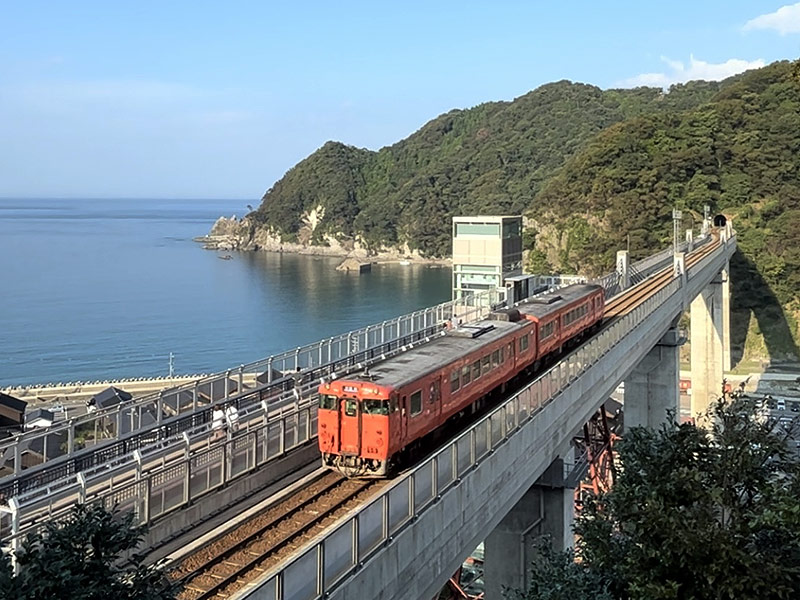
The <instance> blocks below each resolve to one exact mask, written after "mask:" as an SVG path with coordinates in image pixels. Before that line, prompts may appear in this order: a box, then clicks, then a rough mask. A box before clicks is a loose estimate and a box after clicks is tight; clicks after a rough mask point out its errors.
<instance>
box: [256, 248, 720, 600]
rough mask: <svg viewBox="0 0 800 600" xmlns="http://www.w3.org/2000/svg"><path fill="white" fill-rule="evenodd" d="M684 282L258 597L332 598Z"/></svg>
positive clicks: (282, 571) (270, 581) (396, 486)
mask: <svg viewBox="0 0 800 600" xmlns="http://www.w3.org/2000/svg"><path fill="white" fill-rule="evenodd" d="M715 254H716V253H710V254H709V255H708V256H706V257H704V258H703V259H702V260H700V261H699V262H698V264H697V265H695V266H693V267H692V270H691V271H693V272H697V270H699V269H701V268H702V267H703V265H704V264H706V263H707V262H709V261H710V260H712V259H713V258H714V255H715ZM682 284H683V278H675V279H673V280H671V281H670V282H669V283H668V284H666V285H665V286H664V287H663V288H661V289H660V290H658V291H657V292H655V293H654V294H653V295H651V296H650V297H649V298H647V299H646V300H644V301H643V302H642V303H640V304H639V305H638V306H636V307H635V308H633V309H632V310H631V311H630V312H629V313H627V314H626V315H624V316H622V317H620V318H619V319H618V320H616V321H615V322H614V323H613V324H611V325H610V326H609V327H608V328H606V329H604V330H603V331H602V332H601V333H599V334H598V335H597V336H596V337H594V338H593V339H592V340H591V341H589V342H587V343H586V344H584V345H583V346H581V347H580V348H579V349H577V350H575V351H573V352H572V353H571V354H570V355H568V356H567V357H566V358H565V359H564V360H563V361H561V362H560V363H559V364H558V365H556V366H554V367H553V368H551V369H550V370H548V371H547V372H545V373H544V374H542V375H540V376H539V377H538V378H537V379H536V380H534V381H533V382H532V383H531V384H529V385H528V386H526V387H525V388H524V389H523V390H521V391H520V392H518V393H516V394H514V395H513V396H512V397H511V398H509V399H508V400H506V401H505V402H504V403H503V404H502V405H500V406H499V407H498V408H496V409H495V410H493V411H492V412H491V413H490V414H488V415H487V416H486V417H484V418H483V419H481V420H480V421H478V422H477V423H476V424H475V425H473V426H472V427H471V428H470V429H468V430H467V431H465V432H464V433H462V434H461V435H459V436H458V437H456V438H455V439H454V440H452V441H451V442H449V443H448V444H446V445H445V446H444V447H443V448H442V449H440V450H439V451H438V452H437V453H436V454H435V455H434V456H433V457H431V458H429V459H428V460H426V461H425V462H423V463H422V464H420V465H419V466H417V467H415V468H414V469H413V470H411V471H410V472H409V473H407V474H405V475H403V476H400V477H399V478H398V479H397V480H395V481H394V482H393V483H392V484H391V486H389V487H388V488H387V489H386V491H384V492H383V493H382V494H381V495H380V496H379V497H377V498H376V499H375V500H373V501H372V502H370V503H369V504H367V505H365V506H363V507H361V508H359V509H358V511H354V512H353V513H351V514H350V515H349V516H348V517H347V518H346V519H345V520H344V522H342V523H341V524H340V525H338V526H337V527H336V528H335V529H333V530H332V531H330V532H327V533H325V534H323V535H322V536H320V537H319V538H318V539H316V540H314V541H312V542H310V543H308V544H306V545H305V546H304V547H303V548H301V549H300V550H299V551H298V552H297V557H296V558H295V559H294V560H292V561H291V562H289V563H288V564H286V565H284V566H282V567H280V568H276V569H273V570H272V571H270V572H268V573H267V574H265V576H264V577H263V579H262V580H261V583H259V584H257V585H256V586H255V587H254V588H252V589H253V591H254V592H255V593H257V594H258V595H259V597H266V598H273V599H275V600H289V599H290V598H291V600H316V599H318V598H323V597H326V595H327V594H329V593H330V592H331V591H332V590H333V589H334V588H335V587H336V586H337V585H338V584H339V583H341V582H342V581H343V580H344V579H345V578H347V577H348V576H349V575H350V574H351V573H353V572H355V571H356V570H357V569H358V568H359V567H360V566H361V565H363V564H364V563H365V561H367V560H369V558H370V557H371V556H372V555H374V554H375V553H377V552H379V551H380V550H381V548H383V547H384V545H385V544H387V543H389V542H390V541H391V539H392V538H393V537H394V536H396V535H397V534H398V533H399V532H400V531H402V530H403V529H404V528H406V527H409V526H411V524H412V523H413V522H414V521H415V520H416V518H417V517H418V516H419V515H420V514H422V513H423V512H425V511H426V510H429V509H430V508H431V507H432V506H434V505H435V504H436V503H437V502H438V501H439V500H440V499H441V497H442V496H443V495H445V494H447V493H448V491H450V490H451V489H452V488H453V487H454V486H456V485H458V483H459V482H460V481H461V479H462V478H463V477H465V476H467V475H468V473H469V472H470V471H471V470H472V469H474V468H475V467H476V465H477V464H478V463H480V462H481V461H482V460H483V459H485V458H486V457H487V456H488V455H489V454H491V453H492V452H493V450H494V449H495V448H496V447H497V446H499V445H500V444H503V443H504V442H505V441H506V440H508V439H509V438H510V437H511V436H513V435H515V434H516V433H517V432H519V431H520V430H521V429H522V428H523V427H525V426H526V425H527V424H528V423H529V422H531V421H533V420H535V419H536V417H537V415H538V414H539V413H540V412H541V410H542V409H543V408H544V407H545V406H547V405H548V404H550V403H551V402H554V401H555V400H556V399H557V398H558V395H559V394H560V393H562V392H563V391H564V390H565V389H567V388H568V387H569V386H570V385H572V384H573V382H575V381H576V380H577V379H578V378H579V377H580V376H581V374H583V373H584V372H585V371H586V370H587V369H590V368H591V367H592V366H593V365H594V364H595V363H597V361H598V360H599V359H600V358H602V357H603V356H605V355H606V354H607V353H608V352H609V351H610V350H611V349H612V348H613V347H614V346H616V345H617V344H618V343H619V342H620V341H621V340H622V339H623V338H624V337H626V336H627V335H629V334H631V333H632V332H633V331H634V330H635V329H636V328H637V327H640V326H642V325H643V324H646V321H647V319H648V317H650V316H651V315H652V314H653V313H654V312H655V311H656V310H658V308H659V307H661V306H662V304H664V303H665V302H667V301H668V300H669V299H671V298H672V297H673V296H674V295H676V294H680V293H681V292H682V290H681V288H682Z"/></svg>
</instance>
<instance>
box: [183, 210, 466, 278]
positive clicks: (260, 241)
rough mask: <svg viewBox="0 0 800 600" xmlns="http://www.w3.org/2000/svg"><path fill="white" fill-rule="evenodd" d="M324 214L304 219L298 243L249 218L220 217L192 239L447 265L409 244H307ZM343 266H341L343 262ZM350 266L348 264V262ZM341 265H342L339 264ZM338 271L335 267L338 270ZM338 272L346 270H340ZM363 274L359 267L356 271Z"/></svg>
mask: <svg viewBox="0 0 800 600" xmlns="http://www.w3.org/2000/svg"><path fill="white" fill-rule="evenodd" d="M323 214H324V211H323V210H322V209H321V208H319V209H318V210H314V211H311V212H309V213H308V214H307V215H305V216H304V226H303V228H301V231H300V235H299V236H298V239H299V240H300V241H299V242H287V241H284V240H282V239H281V236H280V234H279V233H278V232H277V231H274V230H272V229H270V228H268V227H265V226H264V225H257V224H256V223H255V222H254V221H253V220H252V219H251V218H250V217H249V216H247V217H244V218H241V219H239V218H237V217H236V216H232V217H220V218H219V219H217V221H216V222H215V223H214V225H213V227H212V228H211V231H210V232H209V234H208V235H206V236H203V237H199V238H195V240H196V241H198V242H201V243H202V244H203V248H205V249H207V250H224V251H228V252H229V251H234V250H236V251H242V252H248V251H254V250H264V251H267V252H289V253H293V254H311V255H319V256H342V257H347V258H348V259H353V260H354V261H356V263H358V264H364V263H367V264H370V263H375V262H383V263H385V262H414V263H421V264H437V265H446V264H450V262H451V261H450V260H449V259H428V258H425V257H423V256H422V255H421V254H420V253H419V251H417V250H412V249H411V248H409V247H408V244H403V245H402V246H400V247H393V246H381V247H379V248H373V249H372V250H371V251H370V250H368V249H367V245H366V244H365V243H364V242H363V240H361V239H358V238H357V239H355V240H353V239H346V238H342V239H340V238H338V237H337V236H335V235H329V234H325V235H324V236H322V241H323V244H322V245H314V244H311V243H310V240H311V238H312V234H313V232H314V229H316V227H317V225H318V224H319V220H320V219H321V218H322V215H323ZM342 264H344V263H342ZM348 264H351V263H348ZM340 266H341V265H340ZM337 268H338V267H337ZM340 270H349V269H347V268H343V269H340ZM354 270H359V271H361V272H363V269H362V268H361V267H358V268H357V269H354Z"/></svg>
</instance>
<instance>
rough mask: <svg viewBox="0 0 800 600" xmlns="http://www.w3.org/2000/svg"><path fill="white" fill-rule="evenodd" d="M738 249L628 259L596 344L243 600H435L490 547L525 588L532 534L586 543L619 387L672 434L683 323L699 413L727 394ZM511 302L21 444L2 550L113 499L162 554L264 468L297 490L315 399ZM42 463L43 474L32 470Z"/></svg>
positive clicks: (321, 350)
mask: <svg viewBox="0 0 800 600" xmlns="http://www.w3.org/2000/svg"><path fill="white" fill-rule="evenodd" d="M735 248H736V241H735V237H734V235H733V232H732V230H731V228H730V225H727V226H725V227H722V228H721V229H718V230H716V232H715V234H714V235H713V236H706V237H704V238H703V239H701V240H698V242H697V243H696V244H693V243H692V240H691V238H689V239H687V243H686V244H683V245H682V246H681V247H680V248H679V250H681V251H680V252H677V253H674V254H673V252H672V251H667V252H666V253H660V254H659V255H655V256H653V257H650V258H649V259H646V260H645V261H640V262H639V263H636V264H635V265H630V266H629V265H628V260H627V255H626V253H624V252H623V253H620V256H619V257H618V264H617V272H615V273H613V274H611V275H609V276H608V277H607V278H605V279H604V280H602V281H601V283H603V285H604V287H605V288H606V291H607V298H608V313H607V314H608V318H607V319H606V321H605V323H604V327H603V329H602V330H601V331H600V332H599V333H598V334H597V335H595V336H594V337H593V338H591V339H590V340H588V341H587V342H586V343H584V344H583V345H582V346H580V347H579V348H577V349H576V350H575V351H573V352H572V353H571V354H569V355H567V356H565V357H564V358H563V360H561V361H560V362H559V363H558V364H557V365H555V366H554V367H553V368H552V369H550V370H549V371H547V372H545V373H543V374H541V375H540V376H538V378H537V379H535V380H534V381H533V382H531V383H530V384H529V385H527V386H526V387H525V388H523V389H522V390H521V391H519V392H518V393H516V394H515V395H513V396H512V397H510V398H508V399H506V400H505V401H504V402H503V403H502V404H501V405H500V406H498V407H497V408H496V409H495V410H494V411H493V412H491V413H490V414H488V415H487V416H486V417H484V418H483V419H482V420H480V421H479V422H477V423H475V424H474V425H473V426H472V427H471V428H470V429H469V430H467V431H465V432H463V433H462V434H460V435H459V436H458V437H457V438H455V439H453V440H451V441H450V442H448V443H447V444H446V445H445V446H444V447H442V448H441V449H440V450H438V451H437V453H436V454H435V455H434V456H432V457H431V458H430V459H428V460H426V461H425V462H423V463H421V464H419V465H418V466H417V467H416V468H414V469H413V470H411V471H410V472H407V473H406V474H404V475H402V476H400V477H398V478H396V479H395V480H393V481H392V482H391V483H390V484H389V485H387V486H385V487H384V488H382V491H381V494H380V495H379V496H377V497H375V498H373V499H371V500H370V501H369V502H368V503H366V504H363V505H361V506H359V508H357V509H354V510H353V511H352V512H351V513H349V514H348V515H347V517H346V518H345V519H343V520H342V521H341V522H340V523H339V524H338V525H337V526H336V528H335V529H333V530H329V531H326V532H325V533H323V534H321V535H320V537H318V538H315V539H313V540H311V541H310V542H308V543H307V544H306V545H304V546H303V547H301V548H300V549H299V550H298V551H297V552H296V553H295V554H294V555H293V557H292V558H290V559H289V560H286V561H284V562H283V563H281V564H280V565H279V566H277V567H276V568H275V569H273V570H271V571H269V572H267V573H265V574H264V575H263V577H261V578H260V579H259V580H258V581H257V582H255V583H253V584H250V585H249V586H248V587H245V588H243V589H242V590H241V591H239V592H237V593H236V594H235V597H237V598H245V597H252V598H270V599H272V598H274V599H275V600H278V599H283V600H290V599H291V600H301V599H309V600H310V599H317V598H323V597H325V598H338V599H343V600H344V599H363V598H386V599H393V598H397V599H398V600H399V599H400V598H403V599H405V598H409V597H413V598H423V599H429V598H433V597H434V596H435V595H436V594H437V592H438V590H440V589H441V587H442V585H443V584H444V583H445V582H446V580H447V579H448V578H449V576H450V575H451V574H452V573H453V572H455V571H456V569H457V568H458V567H459V566H460V564H461V562H462V561H463V560H464V558H465V557H466V556H467V555H468V554H469V552H471V551H472V550H473V549H474V548H475V547H476V546H477V544H478V543H479V542H481V541H485V548H486V560H485V579H486V582H487V590H486V593H487V597H489V598H499V597H500V590H499V582H503V583H505V584H507V585H511V586H517V587H519V586H523V585H524V584H525V572H526V570H527V564H528V563H529V557H528V556H527V555H526V548H527V547H528V546H529V545H530V538H531V537H532V536H535V535H539V534H541V533H545V532H546V533H550V534H551V535H552V536H553V538H554V539H555V540H556V542H557V543H558V545H560V546H564V545H567V544H569V539H570V537H571V532H570V523H571V515H572V503H573V502H572V498H573V494H572V491H571V490H570V489H569V487H570V486H571V485H574V482H572V480H573V479H574V478H575V472H576V471H580V469H579V468H577V469H576V468H575V463H579V462H580V458H579V457H578V458H576V457H574V456H573V455H572V451H571V440H572V438H573V437H574V436H575V434H576V432H578V431H579V430H580V429H581V428H582V427H583V425H584V424H585V423H586V422H587V421H588V420H589V419H590V417H591V416H592V415H593V414H594V413H595V412H596V410H597V409H598V407H599V406H600V405H601V404H602V403H603V402H604V401H605V400H606V399H607V398H608V397H609V395H610V394H611V393H612V392H613V390H614V389H615V388H616V387H617V386H618V385H619V383H620V382H623V381H624V382H625V384H626V385H625V387H626V406H625V409H626V414H625V418H626V423H627V424H629V425H630V424H643V425H656V424H658V423H659V422H660V421H662V420H663V419H664V418H665V416H666V410H667V409H673V410H675V411H676V413H677V408H678V381H679V370H678V368H679V361H678V350H679V346H680V344H681V343H682V340H681V335H680V332H679V331H678V329H677V320H678V318H679V316H680V315H681V314H682V313H683V312H684V311H685V310H686V309H688V308H689V307H690V306H691V315H692V316H691V318H692V323H691V330H692V340H693V348H692V380H693V396H692V413H693V414H696V413H699V412H702V411H703V409H704V408H705V406H706V405H707V404H708V403H709V402H710V400H712V399H713V398H715V397H716V396H718V395H719V394H718V391H719V390H720V386H721V382H722V374H723V368H724V367H727V366H728V363H729V361H730V355H729V353H728V352H727V351H726V347H727V339H728V331H727V328H728V327H729V321H728V319H727V311H728V294H729V289H728V285H729V284H728V270H729V269H728V265H729V260H730V257H731V255H732V254H733V252H734V251H735ZM499 293H502V292H501V291H500V292H493V293H492V294H490V296H489V297H488V298H486V299H484V300H485V301H482V302H478V303H476V304H474V305H472V306H469V307H464V306H458V307H457V306H455V303H446V304H444V305H440V306H438V307H433V308H431V309H427V310H425V311H419V312H418V313H414V314H412V315H406V316H403V317H399V318H398V319H395V320H392V321H387V322H384V323H382V324H378V325H375V326H371V327H368V328H365V329H364V330H360V331H358V332H351V333H349V334H345V335H343V336H338V337H336V338H331V339H330V340H323V341H321V342H319V343H317V344H312V345H309V346H307V347H303V348H298V349H296V350H294V351H291V352H287V353H285V354H283V355H280V356H276V357H270V358H269V359H266V360H265V361H262V362H261V363H258V364H253V365H248V366H242V367H239V368H238V369H233V370H230V371H228V372H226V373H223V374H219V375H215V376H211V377H208V378H205V379H201V380H199V381H195V382H193V383H191V384H189V385H186V386H183V387H180V388H174V389H170V390H165V391H162V392H159V393H158V394H156V395H153V396H150V397H146V398H143V399H134V400H133V401H131V402H130V403H127V404H124V405H120V406H117V407H114V408H113V409H109V410H106V411H98V412H96V413H94V414H91V415H87V416H86V417H82V419H84V421H69V422H67V423H63V424H59V426H58V427H53V428H51V429H49V430H46V431H41V432H26V433H25V434H23V435H21V436H19V437H17V438H15V439H13V440H11V441H10V442H4V443H2V444H0V453H2V456H1V458H2V460H3V461H5V468H6V470H7V471H10V472H11V475H9V476H7V477H4V478H3V479H2V480H0V535H2V538H3V540H4V541H10V542H11V544H12V547H14V546H16V545H17V544H18V543H19V540H20V539H21V537H22V536H23V535H24V534H25V533H26V532H28V531H31V530H34V529H35V528H37V527H40V526H41V523H42V522H44V521H45V520H48V519H57V518H60V516H61V515H63V514H65V513H66V512H67V511H68V510H69V507H70V506H72V505H73V504H74V503H75V502H86V501H91V500H95V499H98V500H101V501H102V502H104V503H105V504H106V505H108V506H111V505H118V506H121V507H122V508H124V509H130V510H132V511H134V513H135V514H136V516H137V519H138V521H139V522H141V523H152V524H153V527H152V528H151V536H152V537H151V540H150V541H151V542H152V543H154V544H158V543H159V540H160V539H166V538H168V537H169V536H170V535H171V534H173V533H174V532H175V531H176V530H178V529H180V528H184V529H185V528H188V527H191V526H192V525H193V523H194V520H195V519H200V518H202V517H203V513H204V512H209V511H210V510H212V509H213V508H214V507H215V506H218V505H219V504H220V503H228V502H235V501H236V500H237V498H238V497H239V496H241V495H243V494H246V493H254V490H255V491H257V488H254V487H253V486H254V485H255V484H253V483H252V478H251V477H250V476H251V475H252V474H254V473H255V474H258V473H259V470H261V472H263V471H267V472H269V471H272V472H273V473H274V474H276V475H275V477H273V483H274V482H276V481H277V484H280V485H285V483H284V484H282V483H281V482H280V477H282V476H283V475H281V473H284V472H285V471H286V469H287V468H288V467H287V465H290V463H293V461H294V463H296V462H298V461H300V460H306V461H309V460H311V461H313V462H316V461H317V460H318V459H317V458H316V457H314V446H313V440H314V437H315V434H316V411H315V410H314V406H315V405H316V398H315V397H314V389H315V388H316V385H317V383H318V382H319V378H320V377H325V376H331V375H337V374H338V375H341V374H343V373H347V372H349V371H354V370H361V369H363V367H364V366H365V365H368V364H370V362H372V361H376V360H381V359H382V358H383V357H385V356H389V355H391V354H394V353H399V352H403V351H405V349H407V348H408V347H410V346H411V345H414V344H418V343H424V342H425V340H426V339H428V338H429V337H430V336H432V335H436V334H437V332H439V331H441V324H442V323H443V322H444V321H445V320H447V319H448V318H451V317H452V315H454V314H456V311H458V314H459V315H460V316H461V315H463V316H464V320H465V322H469V320H474V319H478V318H481V317H482V316H483V315H485V314H486V312H487V311H488V310H489V309H490V307H491V306H496V305H497V304H498V303H499V302H501V301H502V297H500V296H498V294H499ZM465 308H466V309H468V310H467V311H465ZM253 386H255V387H253ZM230 402H235V403H236V404H237V406H238V407H239V412H240V419H241V421H240V424H241V431H240V434H239V435H237V436H236V437H229V438H228V439H225V440H222V441H220V440H218V439H216V438H215V436H214V435H213V431H212V430H211V423H210V412H211V409H212V407H213V406H214V405H217V404H221V403H230ZM92 430H93V439H94V445H87V447H84V442H82V441H81V440H82V439H83V438H82V437H81V436H82V435H84V434H86V433H87V432H88V433H89V434H91V433H92ZM32 448H37V449H38V452H40V454H42V455H43V457H44V458H43V462H42V464H38V465H32V466H31V465H26V464H25V458H26V457H27V456H29V455H30V452H31V449H32ZM48 449H49V450H48ZM309 464H311V462H309ZM264 467H267V468H264ZM295 467H296V465H294V467H292V468H295ZM282 469H284V471H282ZM159 536H160V537H159Z"/></svg>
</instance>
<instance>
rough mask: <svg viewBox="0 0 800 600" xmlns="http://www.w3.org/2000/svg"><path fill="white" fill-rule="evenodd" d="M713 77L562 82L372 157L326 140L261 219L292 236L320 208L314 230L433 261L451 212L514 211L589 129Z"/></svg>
mask: <svg viewBox="0 0 800 600" xmlns="http://www.w3.org/2000/svg"><path fill="white" fill-rule="evenodd" d="M717 88H718V85H717V84H709V83H704V82H698V83H692V84H689V85H687V86H679V87H678V88H676V89H675V90H673V92H671V93H670V94H668V95H664V94H662V92H661V90H657V89H654V88H639V89H636V90H609V91H605V92H604V91H602V90H600V89H599V88H596V87H594V86H589V85H584V84H575V83H570V82H568V81H560V82H558V83H552V84H548V85H544V86H542V87H540V88H538V89H536V90H534V91H532V92H530V93H528V94H526V95H524V96H522V97H520V98H517V99H516V100H514V101H513V102H492V103H486V104H481V105H480V106H476V107H475V108H471V109H469V110H454V111H451V112H449V113H447V114H444V115H441V116H439V117H437V118H436V119H434V120H433V121H430V122H429V123H427V124H426V125H425V126H423V127H422V129H420V130H419V131H417V132H416V133H414V134H412V135H411V136H409V137H408V138H407V139H405V140H402V141H400V142H398V143H396V144H394V145H392V146H387V147H385V148H382V149H381V150H379V151H378V152H370V151H367V150H361V149H356V148H353V147H350V146H346V145H344V144H340V143H336V142H328V143H326V144H325V145H324V146H323V147H322V148H320V149H319V150H317V151H316V152H315V153H314V154H312V155H311V156H309V157H308V158H307V159H305V160H303V161H302V162H300V163H299V164H298V165H297V166H295V167H294V168H292V169H291V170H289V172H288V173H286V175H285V176H284V177H283V178H282V179H281V180H280V181H278V182H277V183H276V184H275V185H274V186H273V187H272V188H271V189H270V190H269V191H268V192H267V193H266V194H265V196H264V198H263V202H262V204H261V206H260V207H259V209H258V211H257V213H256V214H255V215H254V216H255V217H256V218H257V219H258V221H259V222H260V223H262V224H264V225H266V226H269V227H271V228H272V229H273V230H274V231H276V232H278V233H280V234H281V236H282V238H283V239H284V240H286V241H296V236H297V234H298V232H299V230H300V227H301V225H302V222H301V219H300V215H301V214H302V213H304V212H306V213H307V212H310V211H312V210H314V209H316V208H317V207H321V208H322V209H324V211H325V212H324V217H323V218H322V220H321V222H320V226H319V227H318V228H317V229H316V230H315V234H316V240H315V241H319V240H321V239H322V238H321V236H322V235H323V234H330V235H335V236H337V237H340V238H354V237H358V238H360V239H361V240H363V241H364V242H365V243H366V244H368V245H369V246H370V247H373V248H377V247H380V246H381V245H397V244H403V243H408V245H409V247H410V248H412V249H417V250H420V251H421V252H422V253H423V254H427V255H431V256H444V255H447V254H448V253H449V251H450V226H449V218H450V216H452V215H453V214H479V213H492V214H498V213H502V214H517V213H520V212H522V211H524V210H526V209H528V208H529V207H530V206H531V203H532V200H533V199H534V198H535V196H536V195H537V194H538V193H539V191H540V190H541V188H542V185H543V184H544V182H545V181H547V179H548V178H549V177H550V176H551V175H552V174H553V173H554V172H555V171H556V169H558V168H559V167H560V166H562V165H563V163H564V160H565V159H566V158H568V157H570V156H572V155H573V154H575V152H577V151H578V150H579V149H580V148H581V147H583V145H585V143H586V142H587V141H588V140H589V139H591V138H592V137H593V136H594V135H595V134H597V133H598V132H600V131H602V130H604V129H605V128H607V127H609V126H610V125H612V124H614V123H618V122H620V121H623V120H625V119H626V118H630V117H634V116H636V115H639V114H642V113H647V112H653V111H660V110H668V109H671V108H675V107H676V106H682V105H684V104H688V105H691V106H694V105H696V104H697V103H699V102H701V101H703V100H705V99H708V98H710V97H711V96H712V95H713V93H714V92H716V91H717Z"/></svg>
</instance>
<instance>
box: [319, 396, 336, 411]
mask: <svg viewBox="0 0 800 600" xmlns="http://www.w3.org/2000/svg"><path fill="white" fill-rule="evenodd" d="M338 405H339V398H337V397H336V396H328V395H327V394H320V396H319V407H320V408H321V409H323V410H336V408H337V406H338Z"/></svg>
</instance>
